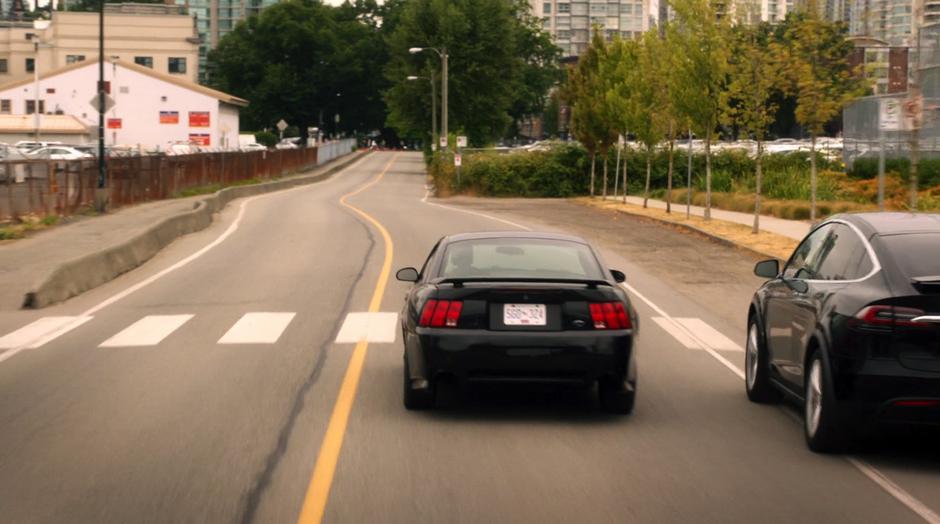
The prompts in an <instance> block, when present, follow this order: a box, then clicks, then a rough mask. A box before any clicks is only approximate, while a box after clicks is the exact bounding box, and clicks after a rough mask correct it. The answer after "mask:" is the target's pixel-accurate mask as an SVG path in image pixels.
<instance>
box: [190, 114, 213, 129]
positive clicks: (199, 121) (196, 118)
mask: <svg viewBox="0 0 940 524" xmlns="http://www.w3.org/2000/svg"><path fill="white" fill-rule="evenodd" d="M189 127H209V112H208V111H190V112H189Z"/></svg>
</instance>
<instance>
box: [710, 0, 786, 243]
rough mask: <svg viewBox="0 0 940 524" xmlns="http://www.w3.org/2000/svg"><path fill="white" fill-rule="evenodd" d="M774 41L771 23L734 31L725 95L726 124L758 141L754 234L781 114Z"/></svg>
mask: <svg viewBox="0 0 940 524" xmlns="http://www.w3.org/2000/svg"><path fill="white" fill-rule="evenodd" d="M744 7H745V8H746V7H750V8H751V9H754V10H756V9H759V7H757V4H756V3H752V4H745V6H744ZM771 40H772V28H771V26H770V25H769V24H767V23H760V24H757V25H743V24H742V25H738V26H736V27H735V28H734V31H733V34H732V39H731V50H732V52H731V55H730V61H729V65H730V79H731V80H730V82H729V83H728V89H727V90H726V91H724V92H723V93H722V96H723V97H725V105H726V106H727V112H726V113H725V114H724V115H723V119H722V121H723V122H724V123H725V124H726V125H729V126H736V127H738V128H739V129H740V130H742V131H744V133H745V134H747V135H748V136H750V137H751V138H753V139H754V141H755V142H756V146H757V152H756V158H755V162H754V165H755V191H754V225H753V227H752V232H753V233H754V234H757V233H758V232H759V231H760V209H761V184H762V182H763V156H764V141H765V140H766V138H767V132H768V128H769V127H770V125H771V124H773V122H774V118H775V115H776V113H777V105H776V103H775V102H774V94H775V93H776V92H777V91H778V87H777V86H778V85H779V84H780V82H781V75H780V73H781V72H780V65H781V63H782V62H781V61H780V60H779V59H777V58H776V57H775V56H774V54H773V53H774V48H773V47H772V46H771Z"/></svg>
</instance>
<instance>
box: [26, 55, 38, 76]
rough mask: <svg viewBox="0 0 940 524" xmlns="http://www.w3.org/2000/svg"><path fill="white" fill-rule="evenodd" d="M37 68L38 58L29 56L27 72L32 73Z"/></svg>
mask: <svg viewBox="0 0 940 524" xmlns="http://www.w3.org/2000/svg"><path fill="white" fill-rule="evenodd" d="M35 70H36V60H35V59H32V58H27V59H26V72H27V73H32V72H33V71H35Z"/></svg>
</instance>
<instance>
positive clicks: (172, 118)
mask: <svg viewBox="0 0 940 524" xmlns="http://www.w3.org/2000/svg"><path fill="white" fill-rule="evenodd" d="M160 123H161V124H179V123H180V113H179V111H160Z"/></svg>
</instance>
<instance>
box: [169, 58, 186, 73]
mask: <svg viewBox="0 0 940 524" xmlns="http://www.w3.org/2000/svg"><path fill="white" fill-rule="evenodd" d="M168 69H169V71H170V72H171V73H185V72H186V59H185V58H178V57H170V66H169V68H168Z"/></svg>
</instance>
